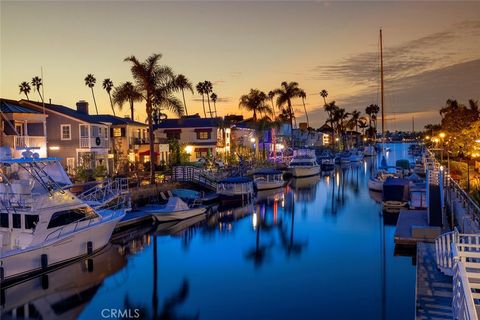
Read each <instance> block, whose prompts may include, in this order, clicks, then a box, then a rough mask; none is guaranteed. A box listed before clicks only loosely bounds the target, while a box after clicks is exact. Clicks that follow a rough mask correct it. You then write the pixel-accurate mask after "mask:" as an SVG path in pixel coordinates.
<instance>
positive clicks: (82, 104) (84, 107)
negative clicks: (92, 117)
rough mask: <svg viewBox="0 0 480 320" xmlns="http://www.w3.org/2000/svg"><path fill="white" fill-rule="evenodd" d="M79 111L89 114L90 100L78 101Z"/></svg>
mask: <svg viewBox="0 0 480 320" xmlns="http://www.w3.org/2000/svg"><path fill="white" fill-rule="evenodd" d="M77 111H78V112H80V113H83V114H88V102H87V101H85V100H80V101H78V102H77Z"/></svg>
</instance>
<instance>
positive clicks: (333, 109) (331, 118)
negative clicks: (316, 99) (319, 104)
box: [323, 101, 338, 146]
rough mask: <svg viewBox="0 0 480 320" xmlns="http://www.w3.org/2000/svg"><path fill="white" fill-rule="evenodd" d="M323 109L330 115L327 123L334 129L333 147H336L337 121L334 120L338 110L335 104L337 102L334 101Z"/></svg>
mask: <svg viewBox="0 0 480 320" xmlns="http://www.w3.org/2000/svg"><path fill="white" fill-rule="evenodd" d="M323 109H324V110H325V112H326V113H327V115H328V119H327V121H326V122H327V123H329V124H330V127H331V128H332V145H333V146H335V119H334V114H335V112H336V110H337V109H338V106H337V105H336V104H335V101H332V102H330V103H326V104H325V105H324V106H323Z"/></svg>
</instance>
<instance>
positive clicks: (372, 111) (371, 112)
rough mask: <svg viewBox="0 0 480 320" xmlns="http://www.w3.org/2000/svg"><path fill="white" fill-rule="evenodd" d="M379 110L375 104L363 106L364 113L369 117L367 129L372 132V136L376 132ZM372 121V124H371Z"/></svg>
mask: <svg viewBox="0 0 480 320" xmlns="http://www.w3.org/2000/svg"><path fill="white" fill-rule="evenodd" d="M379 111H380V108H379V107H378V105H376V104H371V105H369V106H368V107H366V108H365V113H366V114H367V115H368V117H369V120H368V122H369V125H370V129H369V130H368V131H369V132H370V133H373V136H375V135H376V133H377V114H378V112H379ZM372 122H373V126H372Z"/></svg>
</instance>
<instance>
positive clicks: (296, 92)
mask: <svg viewBox="0 0 480 320" xmlns="http://www.w3.org/2000/svg"><path fill="white" fill-rule="evenodd" d="M301 91H302V90H301V89H300V88H299V87H298V83H297V82H289V83H287V82H286V81H284V82H282V84H281V87H280V88H278V89H275V90H273V92H274V93H275V95H276V96H277V106H278V107H279V108H283V107H284V106H287V113H288V118H289V121H290V138H292V139H293V117H294V113H293V108H292V100H293V99H294V98H300V97H301Z"/></svg>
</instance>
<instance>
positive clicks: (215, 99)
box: [210, 92, 218, 117]
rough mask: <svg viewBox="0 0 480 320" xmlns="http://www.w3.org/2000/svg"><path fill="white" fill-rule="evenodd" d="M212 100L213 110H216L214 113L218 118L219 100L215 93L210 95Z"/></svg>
mask: <svg viewBox="0 0 480 320" xmlns="http://www.w3.org/2000/svg"><path fill="white" fill-rule="evenodd" d="M210 99H212V102H213V109H214V113H215V117H216V116H217V103H216V102H217V99H218V96H217V94H216V93H215V92H212V94H211V95H210Z"/></svg>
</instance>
